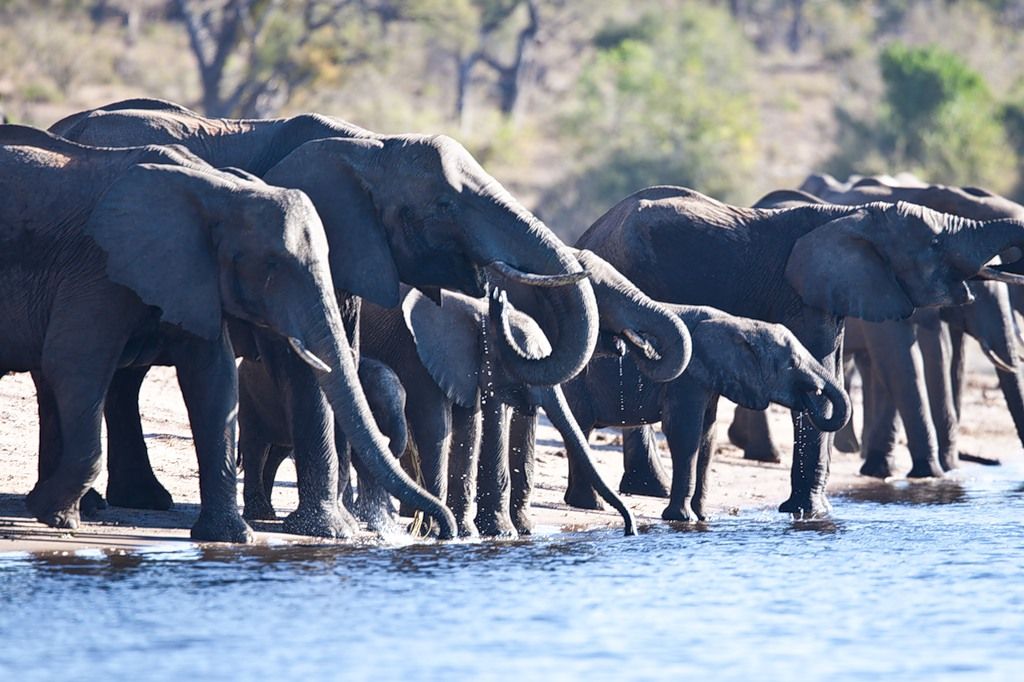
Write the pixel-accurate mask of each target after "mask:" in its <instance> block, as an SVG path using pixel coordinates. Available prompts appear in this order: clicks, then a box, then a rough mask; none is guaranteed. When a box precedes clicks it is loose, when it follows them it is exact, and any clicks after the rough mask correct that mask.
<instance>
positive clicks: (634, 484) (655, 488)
mask: <svg viewBox="0 0 1024 682" xmlns="http://www.w3.org/2000/svg"><path fill="white" fill-rule="evenodd" d="M670 487H671V484H670V483H669V481H668V479H666V478H664V477H663V476H659V475H658V472H657V471H651V470H648V471H636V470H629V471H626V472H625V473H624V474H622V480H620V481H619V492H620V493H623V494H625V495H644V496H645V497H662V498H667V497H668V496H669V492H670Z"/></svg>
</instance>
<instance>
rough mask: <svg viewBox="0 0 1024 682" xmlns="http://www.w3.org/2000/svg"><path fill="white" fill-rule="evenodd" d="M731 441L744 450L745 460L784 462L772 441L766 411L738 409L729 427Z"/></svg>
mask: <svg viewBox="0 0 1024 682" xmlns="http://www.w3.org/2000/svg"><path fill="white" fill-rule="evenodd" d="M729 440H730V441H731V442H732V443H733V444H734V445H736V446H737V447H740V448H743V458H744V459H751V460H755V461H758V462H781V461H782V456H781V455H780V454H779V448H778V446H776V445H775V442H774V441H773V440H772V432H771V430H770V429H769V428H768V413H767V412H765V411H764V410H749V409H747V408H745V407H737V408H736V414H735V416H734V417H733V422H732V425H731V426H730V427H729Z"/></svg>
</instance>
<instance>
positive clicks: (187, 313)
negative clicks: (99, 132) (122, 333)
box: [85, 164, 454, 537]
mask: <svg viewBox="0 0 1024 682" xmlns="http://www.w3.org/2000/svg"><path fill="white" fill-rule="evenodd" d="M85 230H86V233H87V234H89V235H90V236H91V237H92V238H93V239H94V240H95V241H96V242H97V244H99V246H100V247H101V248H102V249H103V250H104V251H105V252H106V254H107V266H106V267H107V273H108V276H109V277H110V278H111V279H112V280H113V281H115V282H117V283H119V284H122V285H124V286H126V287H128V288H130V289H131V290H133V291H134V292H135V293H136V294H137V295H138V296H139V298H140V299H141V300H142V301H143V302H145V303H147V304H149V305H152V306H157V307H159V308H160V310H161V318H162V320H163V321H164V322H168V323H172V324H176V325H179V326H180V327H181V328H182V329H184V330H185V331H186V332H189V333H191V334H193V335H196V336H199V337H201V338H205V339H210V340H212V339H217V338H219V337H220V336H221V334H222V328H223V320H224V316H225V315H228V316H231V317H235V318H239V319H242V320H244V321H247V322H249V323H251V324H254V325H257V326H260V327H264V328H268V329H270V330H272V331H273V332H276V333H277V334H279V335H280V336H281V337H283V338H284V339H287V341H288V343H289V344H290V345H291V347H292V349H293V350H294V351H295V353H296V354H297V355H298V356H299V357H300V358H301V359H302V360H303V361H305V362H306V363H308V364H309V365H310V366H311V367H312V368H313V369H314V371H315V374H316V376H317V378H318V380H319V382H320V386H321V388H322V389H323V391H324V394H325V396H326V397H327V399H328V400H329V401H330V403H331V407H332V408H333V410H334V413H335V415H336V416H337V418H338V420H339V423H340V424H341V426H342V428H343V429H344V430H345V433H346V435H348V437H349V438H350V440H351V441H352V444H353V446H354V447H356V448H357V449H358V450H359V451H360V452H364V453H370V454H371V455H372V456H371V457H367V458H366V459H369V460H372V464H371V466H373V467H374V468H375V470H374V472H373V473H374V475H375V476H376V477H377V478H378V480H381V481H385V480H398V481H400V482H401V483H402V484H403V485H405V486H407V489H408V490H411V491H413V492H410V493H409V495H410V496H414V497H415V498H416V499H415V502H414V504H420V505H423V506H421V507H420V508H422V509H424V510H426V511H428V513H430V514H431V515H433V516H435V517H436V518H437V519H438V520H439V521H440V523H441V526H442V534H443V535H447V536H448V537H451V534H452V533H453V532H454V518H453V517H452V516H451V512H449V511H448V510H447V509H446V508H445V507H444V506H443V505H442V504H441V503H440V502H439V501H438V500H436V499H435V498H432V497H430V496H429V495H427V494H426V493H424V492H423V491H421V490H419V489H418V488H416V486H415V484H413V483H412V482H411V481H410V480H409V479H408V477H407V476H405V474H404V473H403V472H402V471H401V469H400V467H397V466H396V465H395V464H394V458H393V457H392V456H391V455H390V453H389V452H388V443H387V439H386V438H385V437H384V436H383V435H382V434H381V433H380V431H379V430H378V428H377V425H376V423H375V422H374V420H373V417H372V415H371V413H370V408H369V406H368V404H367V401H366V397H365V396H364V394H363V391H362V389H361V386H360V384H359V380H358V377H357V372H356V367H355V362H354V359H353V355H352V353H351V351H350V349H349V345H348V341H347V339H346V337H345V333H344V329H343V327H342V322H341V316H340V313H339V312H338V307H337V303H336V301H335V297H334V295H333V288H332V285H331V278H330V271H329V268H328V264H327V261H326V259H325V258H324V257H323V254H325V253H327V242H326V237H325V235H324V232H323V227H322V225H321V223H320V219H319V217H318V216H317V212H316V210H315V209H314V207H313V205H312V203H311V202H310V200H309V198H308V197H306V195H305V194H303V193H302V192H300V191H296V190H284V189H279V188H275V187H270V186H269V185H265V184H263V183H262V182H253V181H248V180H244V179H240V178H238V177H237V176H233V175H230V174H227V173H221V172H217V171H212V170H209V171H196V170H192V169H186V168H180V167H174V166H165V165H159V164H139V165H136V166H133V167H131V168H129V169H128V170H127V171H126V172H124V173H123V174H122V175H121V176H120V177H119V178H118V179H117V180H116V181H115V182H114V183H113V184H112V185H111V186H110V187H109V188H108V189H107V191H106V192H105V193H104V194H103V195H102V196H101V197H100V199H99V201H98V203H97V205H96V206H95V208H94V209H93V211H92V213H91V215H90V216H89V219H88V222H87V224H86V227H85Z"/></svg>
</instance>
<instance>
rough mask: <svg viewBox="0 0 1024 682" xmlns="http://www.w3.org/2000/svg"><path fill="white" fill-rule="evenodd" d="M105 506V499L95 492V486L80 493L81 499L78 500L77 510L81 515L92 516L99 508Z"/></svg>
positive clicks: (104, 507)
mask: <svg viewBox="0 0 1024 682" xmlns="http://www.w3.org/2000/svg"><path fill="white" fill-rule="evenodd" d="M106 508H107V501H106V500H104V499H103V496H102V495H100V494H99V493H98V492H96V489H95V488H89V489H88V490H86V491H85V494H84V495H82V499H80V500H79V501H78V510H79V511H80V512H81V514H82V516H92V515H93V514H95V513H96V512H98V511H100V510H101V509H106Z"/></svg>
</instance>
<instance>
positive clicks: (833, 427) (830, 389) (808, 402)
mask: <svg viewBox="0 0 1024 682" xmlns="http://www.w3.org/2000/svg"><path fill="white" fill-rule="evenodd" d="M822 379H823V380H824V385H823V387H822V388H821V392H820V394H819V393H818V390H817V388H814V389H810V390H806V391H804V392H803V393H801V394H800V402H801V404H802V405H803V407H804V409H805V410H806V411H807V416H809V417H810V419H811V423H812V424H814V426H815V427H817V429H818V430H819V431H825V432H830V431H838V430H839V429H841V428H843V427H844V426H845V425H846V422H847V421H849V419H850V397H849V396H848V395H847V394H846V391H845V390H844V389H843V387H842V386H841V385H840V384H839V382H838V381H836V380H835V378H834V377H831V376H824V377H822ZM829 405H830V406H831V407H832V416H831V417H829V416H826V415H827V412H826V407H827V406H829Z"/></svg>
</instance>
